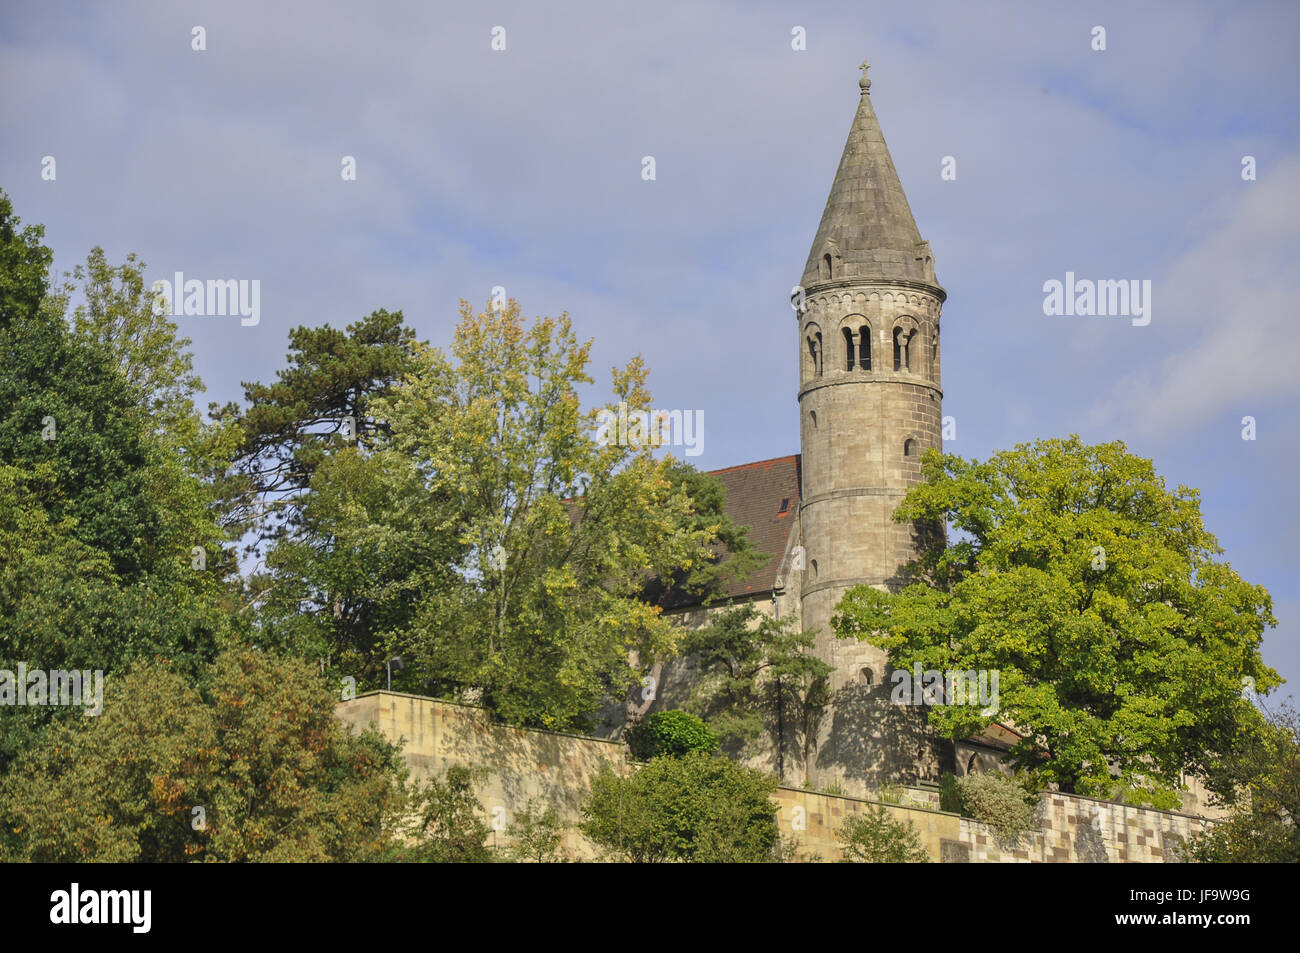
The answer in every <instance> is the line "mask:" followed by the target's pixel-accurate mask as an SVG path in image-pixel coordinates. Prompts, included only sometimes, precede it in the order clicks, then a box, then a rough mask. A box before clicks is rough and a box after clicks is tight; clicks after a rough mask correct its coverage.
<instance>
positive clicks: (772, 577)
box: [708, 453, 801, 598]
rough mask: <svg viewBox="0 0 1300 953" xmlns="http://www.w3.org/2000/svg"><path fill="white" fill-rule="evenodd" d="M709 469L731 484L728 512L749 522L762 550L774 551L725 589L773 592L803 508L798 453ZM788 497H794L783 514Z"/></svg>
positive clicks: (740, 592) (751, 593) (743, 522)
mask: <svg viewBox="0 0 1300 953" xmlns="http://www.w3.org/2000/svg"><path fill="white" fill-rule="evenodd" d="M708 474H709V476H713V477H717V478H718V479H719V480H720V481H722V485H723V486H724V487H726V489H727V515H729V516H730V517H731V518H732V519H733V520H734V521H735V522H736V523H738V524H740V525H741V526H748V527H749V541H750V543H752V544H753V546H754V548H755V549H757V550H758V551H759V552H764V553H768V554H769V558H768V559H767V560H766V561H764V563H763V565H761V566H760V567H759V568H758V569H756V570H754V572H752V573H751V574H750V575H749V576H748V577H747V578H745V579H735V580H732V581H731V582H730V583H728V584H727V586H726V587H725V588H724V590H723V594H724V595H725V596H728V597H731V598H738V597H742V596H755V595H762V594H764V593H770V592H771V591H772V590H773V588H775V584H776V577H777V574H778V572H779V571H780V568H781V558H782V556H783V555H784V554H785V548H786V543H787V542H788V541H789V538H790V531H791V528H792V527H793V526H794V519H795V514H796V513H798V511H799V484H800V478H801V473H800V469H799V454H797V453H793V454H790V455H789V456H786V457H775V458H773V459H771V460H759V461H756V462H755V463H744V464H741V465H740V466H736V467H723V468H722V469H721V470H709V471H708ZM784 500H788V501H789V502H788V504H787V506H786V510H785V512H784V513H782V512H781V503H782V501H784Z"/></svg>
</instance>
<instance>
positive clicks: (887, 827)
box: [836, 804, 930, 864]
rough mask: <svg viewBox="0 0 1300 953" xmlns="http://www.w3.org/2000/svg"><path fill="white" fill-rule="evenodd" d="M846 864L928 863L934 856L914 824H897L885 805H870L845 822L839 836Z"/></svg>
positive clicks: (901, 822) (850, 816)
mask: <svg viewBox="0 0 1300 953" xmlns="http://www.w3.org/2000/svg"><path fill="white" fill-rule="evenodd" d="M836 836H837V838H838V839H839V844H840V849H841V850H842V851H843V852H844V859H845V861H848V862H852V863H859V864H925V863H929V861H930V855H929V854H928V853H926V850H925V848H924V847H923V846H921V837H920V835H919V834H917V832H916V828H915V827H913V826H912V825H911V824H909V823H906V822H903V821H896V820H894V818H893V817H892V816H891V815H890V813H889V808H887V807H885V806H884V805H883V804H868V805H866V807H865V808H864V809H863V810H862V812H861V813H858V814H850V815H849V816H848V817H846V818H845V819H844V824H843V826H842V827H840V829H839V832H838V834H837V835H836Z"/></svg>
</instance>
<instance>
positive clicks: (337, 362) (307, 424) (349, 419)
mask: <svg viewBox="0 0 1300 953" xmlns="http://www.w3.org/2000/svg"><path fill="white" fill-rule="evenodd" d="M414 346H415V332H414V331H412V330H411V329H410V328H408V327H406V325H405V324H404V323H403V318H402V313H401V312H400V311H394V312H390V311H384V310H379V311H375V312H373V313H371V314H369V315H367V316H366V317H365V318H363V319H362V320H360V321H357V322H354V323H353V324H349V325H348V326H347V328H346V329H344V330H339V329H337V328H334V327H331V326H330V325H328V324H325V325H322V326H321V327H318V328H309V327H297V328H294V329H293V330H292V331H291V332H289V353H288V355H287V360H288V363H289V366H288V367H287V368H286V369H285V370H282V371H279V372H277V374H276V377H277V380H276V381H275V382H274V383H272V384H260V383H245V384H244V399H245V402H246V405H247V406H246V407H245V408H243V409H241V408H240V407H239V406H238V405H237V404H233V403H231V404H227V405H225V406H224V407H221V408H219V409H217V410H216V411H215V414H214V415H215V417H216V419H217V420H218V421H219V422H222V423H229V424H233V425H236V426H237V427H238V429H239V431H240V433H241V435H242V441H241V443H240V445H239V448H238V451H237V453H235V455H234V457H233V459H232V461H231V463H230V467H229V469H228V470H227V472H225V473H224V474H223V475H222V479H221V481H220V492H221V498H222V500H223V503H224V508H225V518H226V521H227V523H228V524H229V525H230V526H232V527H234V528H237V529H238V530H239V531H241V532H249V533H251V534H252V537H253V542H252V546H253V548H254V549H256V550H258V551H261V549H262V547H263V546H264V544H267V543H270V542H273V541H276V540H279V539H281V538H282V537H284V536H286V535H288V536H290V537H291V538H292V537H294V536H295V534H296V533H297V531H298V530H299V521H300V517H301V505H302V503H303V501H304V499H305V498H306V494H307V489H308V486H309V485H310V483H311V480H312V475H313V474H314V473H315V472H316V470H317V468H318V467H319V466H320V465H321V464H322V463H323V462H324V461H325V460H326V459H328V458H329V456H330V454H331V453H333V452H335V451H337V450H341V449H345V448H357V449H360V450H363V451H364V450H367V449H370V448H372V447H374V446H375V444H376V442H377V441H378V439H379V438H380V437H381V436H382V434H383V432H384V430H385V424H384V423H383V422H382V421H379V420H376V419H375V418H374V416H373V412H372V404H373V402H374V401H375V399H376V398H378V397H380V396H382V395H383V394H386V393H388V392H389V391H390V390H391V389H392V388H393V386H395V385H396V383H397V382H398V381H399V380H401V379H402V377H403V375H405V374H406V373H407V372H408V371H409V370H410V369H411V366H412V365H411V359H412V354H413V349H414ZM269 581H270V580H263V582H264V583H266V582H269Z"/></svg>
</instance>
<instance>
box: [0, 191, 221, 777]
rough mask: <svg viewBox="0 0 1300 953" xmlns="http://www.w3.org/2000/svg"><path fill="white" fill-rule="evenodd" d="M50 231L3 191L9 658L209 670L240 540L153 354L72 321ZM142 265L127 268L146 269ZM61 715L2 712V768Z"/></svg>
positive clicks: (3, 638)
mask: <svg viewBox="0 0 1300 953" xmlns="http://www.w3.org/2000/svg"><path fill="white" fill-rule="evenodd" d="M41 235H42V232H41V229H40V228H37V227H28V228H21V227H20V222H19V221H18V219H17V217H16V216H15V215H14V214H13V210H12V206H11V205H10V203H9V200H8V199H7V198H6V197H4V196H3V195H0V347H2V348H3V351H4V353H5V356H6V360H5V361H4V362H3V364H2V365H0V660H3V661H4V662H6V663H8V664H7V666H6V667H8V668H13V667H14V665H16V663H18V662H26V663H27V664H28V665H29V667H33V668H76V669H103V670H106V671H110V672H113V671H117V670H120V669H121V668H122V667H123V666H125V665H126V664H127V663H129V662H130V661H131V660H133V659H136V658H141V657H147V656H152V655H154V654H161V655H165V656H167V657H169V658H171V659H173V660H174V662H175V663H176V664H177V665H178V666H180V667H181V668H183V669H184V670H186V671H187V672H189V673H190V674H194V673H195V672H197V670H198V667H199V666H201V665H202V664H205V663H207V662H209V661H211V659H212V658H213V657H214V656H215V655H216V653H217V651H218V650H219V648H220V646H221V645H223V644H225V643H226V642H227V641H229V640H230V639H231V638H232V637H233V636H234V635H235V634H236V633H237V631H238V628H239V626H238V623H237V619H236V617H235V616H234V614H233V613H232V611H231V610H232V609H233V606H234V598H235V596H234V592H233V590H232V588H231V586H230V585H229V577H228V574H229V572H230V569H231V567H230V565H229V562H228V561H227V560H225V559H224V558H223V553H224V550H223V545H224V543H225V542H226V538H225V536H224V534H223V533H222V532H221V530H220V528H219V526H218V525H217V523H216V520H215V519H214V517H213V514H212V512H211V510H210V508H209V502H210V498H209V496H208V492H207V490H206V488H205V487H204V485H203V483H202V481H201V479H200V477H199V474H198V472H197V470H198V467H196V466H194V465H192V461H190V460H187V459H186V458H185V456H184V455H183V454H182V453H181V452H180V449H179V444H178V443H177V441H176V440H175V439H173V437H172V435H171V434H170V433H169V432H168V431H167V426H168V425H169V424H171V423H175V422H176V419H177V418H176V417H169V416H167V415H165V414H163V415H156V413H155V412H156V411H157V407H156V405H155V403H154V401H153V400H152V399H151V397H150V395H149V394H148V393H146V390H145V387H146V383H144V382H146V381H148V380H150V379H151V378H149V374H148V372H147V369H146V368H145V367H144V362H145V358H144V356H142V355H144V354H145V352H140V353H139V354H137V356H136V357H134V358H131V359H130V360H124V358H123V353H125V352H124V351H122V349H121V335H120V334H118V333H117V332H111V331H110V330H109V328H110V325H112V322H111V321H108V320H107V319H106V320H105V321H104V322H103V325H102V327H103V329H104V333H103V334H100V333H97V332H96V333H91V332H90V331H86V333H77V332H75V331H74V330H72V329H70V328H69V326H68V323H67V321H66V310H67V306H68V299H67V296H66V295H65V294H62V293H59V292H51V291H50V284H49V278H48V268H49V260H50V253H49V250H48V249H47V248H45V247H44V246H42V245H41V243H40V241H41ZM92 262H94V259H93V257H92ZM104 267H106V266H104ZM138 267H139V266H137V265H136V264H135V263H134V262H128V265H126V266H123V268H122V269H119V270H118V271H117V272H116V274H118V275H119V277H120V278H121V280H122V281H124V282H128V283H129V282H130V281H133V280H139V281H142V279H140V278H139V274H138ZM132 276H134V277H132ZM87 294H88V297H89V299H90V300H91V301H92V302H96V301H99V298H98V297H97V292H95V291H94V289H93V288H92V289H90V290H89V291H88V292H87ZM106 294H107V293H106ZM109 297H111V295H109ZM96 306H98V305H96ZM122 307H123V308H125V305H122ZM115 309H116V310H115ZM109 310H110V311H112V312H113V313H114V314H119V311H120V309H118V306H117V305H116V304H114V305H113V307H112V308H110V309H109ZM119 316H121V315H119ZM121 317H122V320H123V321H126V320H127V318H126V317H125V316H121ZM87 322H89V324H87ZM83 324H86V325H87V327H89V326H90V325H91V324H93V322H91V319H90V318H86V319H85V322H83ZM94 326H96V327H99V326H100V325H94ZM132 326H133V327H134V325H132ZM83 330H84V328H83ZM164 336H165V335H164ZM173 344H174V345H175V346H176V347H178V348H179V347H180V346H181V345H180V342H177V341H174V339H173ZM128 350H129V349H128ZM160 353H161V352H156V351H154V350H149V351H148V352H147V355H148V358H149V359H150V360H156V361H158V362H160V363H162V364H166V363H167V359H166V358H165V357H160V356H159V354H160ZM176 360H177V361H179V362H180V363H179V364H177V365H176V366H180V365H183V364H184V361H183V360H181V359H180V358H177V359H176ZM173 363H175V362H173ZM129 368H134V369H135V370H134V372H133V374H134V375H135V376H134V377H128V369H129ZM135 378H139V379H135ZM163 390H165V388H163ZM196 551H197V552H200V553H201V554H202V556H203V559H202V560H201V562H202V564H203V568H202V569H196V568H194V567H195V565H196V564H197V563H199V562H200V561H199V560H197V559H196V556H195V553H196ZM60 717H68V714H67V712H66V710H65V709H57V708H53V707H40V708H32V709H25V710H23V711H22V712H20V713H18V714H16V715H14V716H13V717H6V718H5V719H3V720H0V771H4V770H7V767H8V765H9V763H10V761H11V760H12V758H13V757H14V755H15V754H16V753H17V752H18V751H19V750H21V749H22V748H23V747H24V746H25V745H26V744H27V743H28V741H30V739H31V738H33V737H34V733H35V732H36V731H38V730H39V729H40V728H41V727H42V726H43V725H44V724H46V723H47V722H48V721H50V720H51V719H57V718H60Z"/></svg>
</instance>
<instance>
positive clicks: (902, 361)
mask: <svg viewBox="0 0 1300 953" xmlns="http://www.w3.org/2000/svg"><path fill="white" fill-rule="evenodd" d="M914 336H915V332H913V331H909V330H908V329H907V328H894V370H896V371H910V370H911V369H912V357H911V355H910V354H909V353H908V344H909V343H910V342H911V339H912V338H913V337H914Z"/></svg>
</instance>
